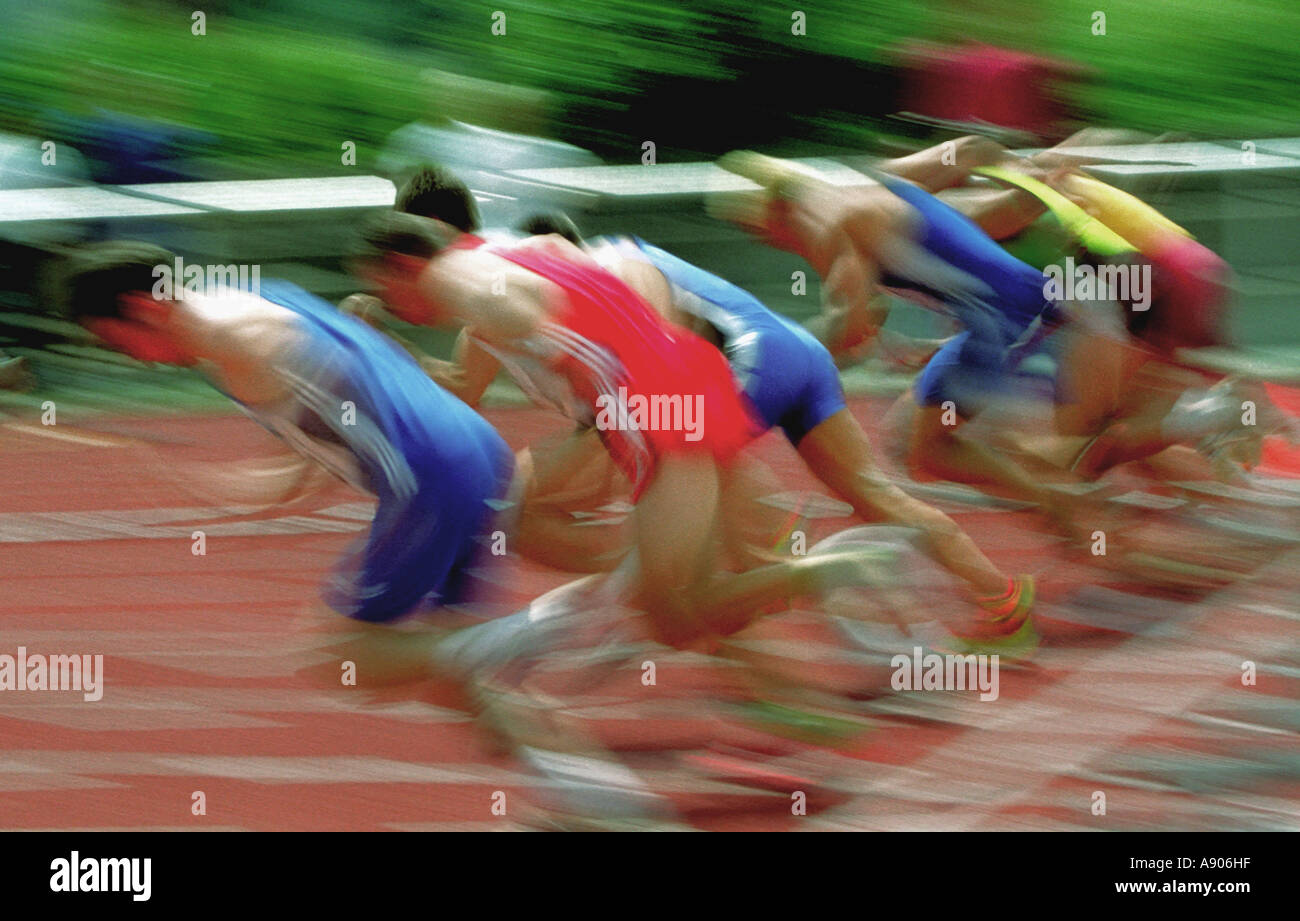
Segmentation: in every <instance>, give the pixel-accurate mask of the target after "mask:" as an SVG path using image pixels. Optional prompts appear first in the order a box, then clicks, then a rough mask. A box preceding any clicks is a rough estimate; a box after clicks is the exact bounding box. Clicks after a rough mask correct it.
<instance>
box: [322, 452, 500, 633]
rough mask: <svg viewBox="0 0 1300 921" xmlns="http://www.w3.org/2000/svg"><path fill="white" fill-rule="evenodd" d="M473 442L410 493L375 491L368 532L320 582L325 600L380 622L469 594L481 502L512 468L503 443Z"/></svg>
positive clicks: (486, 514) (480, 540) (489, 514)
mask: <svg viewBox="0 0 1300 921" xmlns="http://www.w3.org/2000/svg"><path fill="white" fill-rule="evenodd" d="M478 447H479V449H478V450H475V451H474V452H472V453H473V456H472V457H470V458H467V459H466V460H465V462H463V463H461V464H459V465H457V466H456V467H455V468H451V469H441V470H438V471H436V472H435V471H431V470H430V471H427V472H425V473H423V474H422V475H420V477H419V479H418V483H419V486H418V488H417V490H416V492H415V494H414V495H412V496H409V497H404V498H397V497H395V496H393V495H392V494H388V495H383V494H381V495H380V496H379V508H378V509H377V510H376V511H375V518H374V521H373V522H372V523H371V525H370V533H369V534H368V535H367V536H366V538H365V540H364V541H363V542H362V543H361V544H360V545H359V546H358V547H357V548H355V549H354V550H353V552H352V554H351V556H350V558H349V559H348V560H347V561H345V562H344V564H343V565H342V566H341V567H340V568H339V570H338V572H337V573H336V574H335V576H334V577H333V579H331V581H330V583H329V584H328V585H327V587H326V598H327V600H328V601H329V603H330V605H331V607H333V608H334V609H335V610H337V611H339V612H340V613H342V614H346V615H347V616H348V617H353V618H356V619H357V620H364V621H369V622H372V623H381V622H387V621H392V620H396V619H397V618H399V617H402V616H403V615H405V614H408V613H411V612H412V611H413V610H414V609H416V608H418V607H427V608H438V607H444V606H447V605H453V604H461V603H465V602H468V601H470V600H472V598H473V580H472V578H471V572H472V570H473V569H474V568H475V567H476V566H477V565H478V564H479V563H480V562H481V561H483V560H484V559H485V558H486V555H487V554H488V550H489V548H488V544H489V541H490V529H491V525H492V523H493V520H494V517H495V514H496V513H495V511H494V510H493V508H492V506H491V505H490V504H489V503H490V501H491V500H503V499H504V498H505V496H506V493H507V491H508V489H509V487H510V478H511V474H512V472H513V468H514V455H513V454H511V452H510V450H509V448H507V447H506V445H505V443H504V442H499V443H497V444H493V443H491V442H490V441H486V440H485V441H484V442H483V443H482V444H481V445H480V446H478Z"/></svg>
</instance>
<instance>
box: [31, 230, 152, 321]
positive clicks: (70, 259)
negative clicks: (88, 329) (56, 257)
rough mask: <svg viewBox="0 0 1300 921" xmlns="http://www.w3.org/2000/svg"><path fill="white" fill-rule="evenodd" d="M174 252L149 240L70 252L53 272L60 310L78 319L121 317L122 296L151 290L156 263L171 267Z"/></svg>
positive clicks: (108, 244) (94, 246)
mask: <svg viewBox="0 0 1300 921" xmlns="http://www.w3.org/2000/svg"><path fill="white" fill-rule="evenodd" d="M175 260H176V257H175V255H174V254H173V253H171V252H169V251H167V250H165V249H163V248H162V247H161V246H154V245H153V244H151V243H138V242H134V241H120V242H110V243H92V244H88V245H86V246H82V247H79V248H77V249H75V250H73V251H72V252H71V253H69V254H68V255H67V256H66V257H65V258H64V260H63V262H62V264H61V265H60V266H59V268H58V270H57V271H56V275H55V279H56V281H55V284H56V299H57V302H58V305H59V307H60V308H61V310H62V312H63V313H64V314H65V315H67V316H68V317H69V318H70V319H72V320H75V321H77V322H81V321H82V320H83V319H85V318H87V317H120V316H121V315H122V305H121V296H122V295H123V294H129V293H131V292H133V291H141V292H151V291H152V290H153V287H154V284H155V283H156V282H157V280H158V276H157V274H156V273H155V271H154V269H155V267H156V266H160V265H162V266H171V264H172V263H173V262H174V261H175Z"/></svg>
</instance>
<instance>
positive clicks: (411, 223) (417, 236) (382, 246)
mask: <svg viewBox="0 0 1300 921" xmlns="http://www.w3.org/2000/svg"><path fill="white" fill-rule="evenodd" d="M456 236H458V234H457V233H456V230H455V228H454V227H450V226H448V225H446V224H443V223H440V222H439V221H435V220H430V219H429V218H425V217H418V216H417V215H414V214H406V213H404V212H401V211H389V212H386V213H384V214H381V215H379V216H378V217H376V218H374V219H373V220H371V221H369V222H368V223H367V224H366V225H365V227H363V228H362V231H361V239H362V241H363V242H364V243H365V245H366V249H367V252H366V253H365V254H364V256H365V257H366V258H370V259H375V258H382V257H383V256H386V255H388V254H389V253H399V254H401V255H403V256H415V257H417V258H419V259H432V258H433V257H434V256H436V255H438V253H440V252H442V251H443V250H444V249H445V248H446V247H447V245H448V244H449V243H451V242H452V240H454V239H455V238H456Z"/></svg>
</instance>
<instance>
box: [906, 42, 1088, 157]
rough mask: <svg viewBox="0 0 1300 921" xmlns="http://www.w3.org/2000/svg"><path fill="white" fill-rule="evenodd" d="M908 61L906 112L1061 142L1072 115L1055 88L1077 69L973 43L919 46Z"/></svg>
mask: <svg viewBox="0 0 1300 921" xmlns="http://www.w3.org/2000/svg"><path fill="white" fill-rule="evenodd" d="M904 59H905V61H906V63H907V66H908V68H909V71H910V72H909V74H908V77H907V79H906V80H905V81H904V85H903V107H904V109H905V110H906V111H909V112H914V113H916V114H918V115H927V116H930V117H931V118H941V119H945V120H948V121H959V122H974V121H982V122H988V123H990V124H994V125H999V126H1001V127H1004V128H1014V129H1016V130H1019V131H1027V132H1029V133H1031V134H1035V135H1038V136H1040V137H1043V138H1046V139H1055V138H1057V137H1058V136H1059V135H1060V133H1061V131H1062V130H1063V129H1062V125H1063V123H1064V121H1065V119H1066V116H1067V110H1066V106H1065V104H1064V103H1063V101H1062V100H1061V99H1060V98H1059V97H1058V96H1057V95H1056V93H1055V92H1054V89H1053V83H1055V82H1058V81H1062V80H1066V79H1071V78H1073V77H1075V76H1077V75H1078V73H1079V70H1078V68H1076V67H1075V65H1073V64H1069V63H1067V62H1063V61H1054V60H1051V59H1049V58H1044V57H1039V56H1037V55H1032V54H1025V53H1023V52H1019V51H1011V50H1009V49H1006V48H997V47H994V46H993V45H981V44H969V45H962V46H956V47H930V46H926V47H918V48H913V49H910V50H909V51H907V52H906V53H905V54H904Z"/></svg>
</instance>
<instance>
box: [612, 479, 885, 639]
mask: <svg viewBox="0 0 1300 921" xmlns="http://www.w3.org/2000/svg"><path fill="white" fill-rule="evenodd" d="M720 490H721V484H720V475H719V471H718V468H717V466H716V464H715V462H714V461H713V459H712V458H711V457H709V456H708V455H705V454H698V455H679V456H674V457H666V458H661V459H660V461H659V465H658V468H657V470H656V473H655V478H654V480H653V481H652V482H651V483H650V485H649V486H648V487H647V488H646V489H645V491H644V493H643V494H642V495H641V497H640V499H639V501H638V502H637V506H636V512H635V518H636V524H635V526H636V549H637V555H638V562H639V564H640V586H639V600H640V604H641V606H642V607H644V608H645V609H646V610H647V612H648V613H649V615H650V618H651V623H652V626H653V629H654V633H655V636H656V638H657V639H659V640H660V641H661V642H664V643H668V644H669V645H673V646H685V645H688V644H690V643H692V642H694V641H695V640H697V639H700V638H702V637H704V636H706V635H709V634H715V633H730V632H734V631H735V630H738V629H740V628H741V627H743V626H744V625H745V624H746V623H748V622H749V621H751V620H752V619H753V618H754V617H756V616H758V615H759V614H760V613H762V611H763V609H765V608H768V607H770V606H771V605H772V604H773V603H777V602H783V601H787V600H789V599H791V598H795V597H799V596H803V595H811V594H817V593H819V592H822V591H825V590H827V589H829V588H831V587H834V586H837V585H847V584H852V583H854V582H855V581H856V580H857V579H858V578H860V573H861V568H860V560H859V559H858V558H857V556H856V555H855V554H851V553H845V554H828V555H827V556H824V557H801V558H799V559H798V560H793V561H790V562H787V563H774V564H771V565H767V566H760V567H758V568H755V569H751V570H748V571H746V572H743V573H739V574H736V573H720V572H718V571H717V568H716V566H715V560H716V556H717V554H716V547H717V544H716V541H717V539H718V509H719V499H720Z"/></svg>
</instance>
